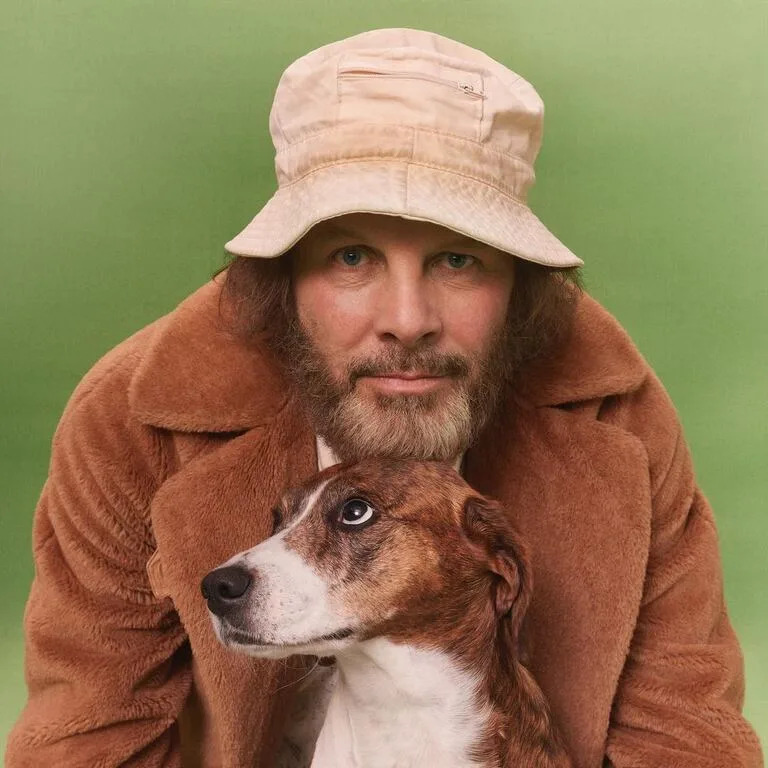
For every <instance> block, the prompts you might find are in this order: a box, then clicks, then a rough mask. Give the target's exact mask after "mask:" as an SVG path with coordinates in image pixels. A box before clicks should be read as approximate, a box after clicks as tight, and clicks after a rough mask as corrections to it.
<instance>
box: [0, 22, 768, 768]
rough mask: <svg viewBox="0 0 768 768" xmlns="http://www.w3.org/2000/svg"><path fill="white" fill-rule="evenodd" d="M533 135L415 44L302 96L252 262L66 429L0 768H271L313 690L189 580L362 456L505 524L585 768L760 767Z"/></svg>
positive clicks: (129, 355)
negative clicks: (25, 686)
mask: <svg viewBox="0 0 768 768" xmlns="http://www.w3.org/2000/svg"><path fill="white" fill-rule="evenodd" d="M542 107H543V105H542V103H541V100H540V99H539V97H538V95H537V94H536V92H535V91H534V90H533V88H532V87H531V86H530V85H529V84H528V83H527V82H525V81H524V80H523V79H522V78H520V77H518V76H517V75H515V74H514V73H512V72H510V71H509V70H507V69H505V68H504V67H502V66H501V65H500V64H498V63H497V62H495V61H493V60H491V59H490V58H488V57H487V56H485V55H484V54H482V53H480V52H478V51H475V50H473V49H470V48H467V47H466V46H463V45H461V44H459V43H455V42H453V41H451V40H447V39H445V38H442V37H439V36H437V35H433V34H429V33H426V32H418V31H415V30H378V31H375V32H369V33H366V34H363V35H358V36H356V37H353V38H350V39H347V40H344V41H341V42H340V43H336V44H333V45H330V46H325V47H324V48H321V49H319V50H317V51H314V52H312V53H310V54H308V55H307V56H305V57H303V58H302V59H300V60H298V61H297V62H295V63H294V64H293V65H292V66H291V67H289V68H288V70H287V71H286V72H285V74H284V76H283V78H282V79H281V82H280V84H279V86H278V90H277V94H276V97H275V103H274V106H273V110H272V115H271V121H270V123H271V130H272V135H273V138H274V141H275V145H276V149H277V158H276V168H277V175H278V182H279V189H278V191H277V192H276V194H275V196H274V197H273V198H272V199H271V200H270V201H269V202H268V203H267V205H266V206H265V207H264V208H263V209H262V210H261V211H260V212H259V214H258V215H257V216H256V217H255V219H254V220H253V221H252V222H251V223H250V224H249V225H248V227H246V229H245V230H244V231H243V232H242V233H241V234H240V235H238V236H237V237H236V238H235V239H234V240H232V241H231V242H230V243H228V244H227V247H228V250H229V251H230V252H231V253H233V254H235V255H237V257H238V258H237V259H236V260H235V261H234V262H233V263H232V265H231V266H230V267H229V269H228V270H227V271H226V273H225V274H224V276H223V277H222V278H221V279H219V280H216V281H214V282H213V283H211V284H209V285H207V286H205V287H203V288H202V289H200V291H198V292H197V293H195V294H194V295H193V296H192V297H190V298H189V299H188V300H187V301H185V302H184V303H183V304H182V305H181V306H180V307H178V308H177V310H176V311H175V312H173V313H171V314H170V315H168V316H167V317H165V318H162V319H161V320H159V321H157V322H156V323H154V324H152V325H151V326H149V327H148V328H145V329H144V330H142V331H140V332H139V333H138V334H136V335H135V336H133V337H132V338H131V339H129V340H127V341H126V342H124V343H123V344H121V345H120V346H119V347H117V348H116V349H115V350H113V351H112V352H111V353H109V354H108V355H107V356H106V357H105V358H104V359H103V360H102V361H100V362H99V363H98V364H97V365H96V366H95V368H94V369H93V370H92V371H91V372H90V373H89V374H88V375H87V376H86V378H85V379H84V381H83V382H82V383H81V385H80V386H79V387H78V389H77V390H76V392H75V394H74V395H73V397H72V400H71V401H70V403H69V405H68V407H67V409H66V411H65V413H64V415H63V417H62V420H61V423H60V426H59V428H58V431H57V434H56V438H55V441H54V448H53V457H52V463H51V472H50V477H49V479H48V482H47V483H46V487H45V490H44V493H43V495H42V498H41V501H40V504H39V508H38V510H37V517H36V522H35V558H36V568H37V570H36V577H35V582H34V584H33V586H32V592H31V595H30V600H29V605H28V610H27V615H26V627H27V671H28V679H29V702H28V704H27V707H26V709H25V711H24V712H23V714H22V716H21V719H20V721H19V722H18V724H17V725H16V728H15V730H14V731H13V733H12V734H11V738H10V741H9V748H8V755H7V765H8V766H10V767H11V768H15V767H16V766H31V765H35V766H39V765H43V764H50V765H83V766H95V765H99V766H108V765H134V766H168V765H181V764H182V755H183V764H184V765H185V766H188V765H205V766H252V765H261V766H269V765H271V759H272V758H271V755H273V754H274V750H275V745H276V743H277V741H278V740H279V738H280V735H281V733H282V732H283V731H284V729H285V728H286V718H287V713H288V712H289V711H290V706H291V703H292V699H293V697H294V691H295V689H296V686H295V685H294V683H295V682H296V681H297V680H298V679H299V678H301V677H302V676H303V675H304V674H305V673H306V668H307V665H306V664H305V663H304V661H303V660H301V659H298V660H297V661H296V663H295V664H290V665H288V666H286V667H283V666H281V665H276V664H271V663H267V662H261V661H258V662H257V661H253V660H250V659H247V658H244V657H241V656H236V655H233V654H230V653H228V652H227V651H226V650H225V649H223V648H222V647H221V646H220V645H219V644H218V642H217V641H216V638H215V637H214V635H213V632H212V629H211V626H210V622H209V620H208V617H207V614H206V609H205V605H204V602H203V600H202V598H201V596H200V594H199V592H198V584H199V582H200V578H201V577H202V576H203V575H204V574H205V573H206V572H207V571H208V570H210V568H211V567H213V566H215V565H217V564H218V563H220V562H222V561H223V560H224V559H226V558H227V557H229V556H230V555H231V554H233V553H235V552H238V551H241V550H243V549H244V548H246V547H249V546H252V545H253V544H254V543H256V542H257V541H258V540H260V539H261V538H263V537H265V536H267V535H268V534H269V529H270V526H271V515H270V509H271V506H272V503H273V502H274V500H275V499H276V498H277V497H278V495H279V493H280V492H281V491H282V489H283V488H285V487H286V486H290V485H295V484H297V483H299V482H301V481H302V480H304V479H306V478H307V477H308V476H309V475H311V474H312V473H313V472H314V471H316V470H317V469H318V467H320V468H322V467H324V466H327V465H328V464H331V463H334V462H335V461H337V460H339V459H344V460H347V459H355V458H356V457H359V456H364V455H376V454H385V455H392V456H414V457H420V458H431V459H440V460H443V461H450V462H454V463H455V465H456V466H457V468H459V469H460V470H461V471H462V472H463V473H464V475H465V477H466V478H467V480H468V481H469V482H470V483H471V484H472V485H473V486H475V487H476V488H477V489H478V490H479V491H480V492H481V493H484V494H487V495H490V496H494V497H496V498H498V499H499V500H500V501H501V502H502V503H503V505H504V507H505V509H506V510H507V512H508V514H510V515H513V516H514V517H515V520H516V524H517V526H518V527H519V529H520V530H521V532H522V534H523V536H525V538H526V540H527V541H528V543H529V545H530V548H531V551H532V553H533V558H534V561H533V568H534V584H535V587H534V598H533V602H532V605H531V609H530V612H529V615H528V617H527V622H526V629H525V632H526V634H527V636H528V641H529V644H530V646H531V648H532V656H531V671H532V673H533V674H534V676H535V678H536V679H537V681H538V682H539V684H540V685H541V688H542V690H543V692H544V694H545V695H546V696H547V698H548V700H549V703H550V706H551V708H552V711H553V715H554V717H555V719H556V721H557V723H558V726H559V728H560V730H561V731H562V734H563V737H564V740H565V743H566V744H567V747H568V749H569V752H570V754H571V756H572V758H573V762H574V765H578V766H595V767H597V766H602V765H612V766H616V768H622V766H648V767H650V766H654V768H655V767H656V766H662V765H663V766H673V765H674V766H679V767H681V768H689V767H690V768H694V766H695V767H696V768H702V766H713V767H714V766H718V767H722V766H734V768H735V766H749V767H750V768H751V767H753V766H759V765H761V764H762V758H761V754H760V748H759V744H758V742H757V739H756V737H755V735H754V733H753V732H752V730H751V728H750V727H749V725H748V724H747V723H746V721H745V720H744V719H743V718H742V716H741V714H740V709H741V706H742V702H743V695H744V679H743V665H742V658H741V653H740V650H739V646H738V642H737V640H736V638H735V636H734V633H733V630H732V628H731V626H730V623H729V621H728V617H727V614H726V610H725V606H724V602H723V594H722V573H721V567H720V562H719V555H718V548H717V535H716V531H715V527H714V522H713V517H712V513H711V510H710V509H709V507H708V505H707V502H706V501H705V499H704V498H703V496H702V495H701V493H700V492H699V491H698V489H697V488H696V486H695V482H694V478H693V472H692V469H691V464H690V458H689V455H688V451H687V448H686V446H685V442H684V440H683V438H682V435H681V430H680V425H679V423H678V420H677V417H676V414H675V411H674V408H673V407H672V405H671V403H670V401H669V399H668V397H667V396H666V394H665V392H664V390H663V388H662V387H661V385H660V384H659V382H658V380H657V379H656V378H655V376H654V375H653V373H652V371H651V370H650V369H649V368H648V366H647V364H646V363H645V361H644V360H643V359H642V358H641V356H640V355H639V354H638V353H637V351H636V350H635V348H634V347H633V345H632V343H631V342H630V340H629V339H628V338H627V336H626V335H625V333H624V332H623V331H622V330H621V328H620V327H619V326H618V325H617V323H616V322H615V321H614V320H613V319H612V318H611V317H610V316H609V315H608V314H607V313H606V312H605V311H604V310H603V309H602V308H600V307H599V306H598V305H597V304H596V302H594V301H593V300H592V299H590V298H589V297H588V296H586V295H583V294H582V293H581V292H580V290H579V287H578V278H577V276H576V274H575V272H576V270H577V269H578V267H579V266H580V265H581V261H580V259H578V258H577V257H576V256H574V255H573V254H572V253H571V252H570V251H569V250H568V249H567V248H566V247H565V246H564V245H563V244H562V243H560V242H559V241H558V240H557V239H556V238H555V237H554V236H553V235H552V234H551V233H549V232H548V231H547V230H546V228H545V227H544V226H543V225H542V224H541V222H540V221H539V220H538V219H537V218H536V217H535V216H534V215H533V213H532V212H531V211H530V209H529V208H528V207H527V205H526V204H525V198H526V192H527V189H528V187H529V186H530V184H531V183H532V181H533V163H534V160H535V157H536V154H537V152H538V149H539V146H540V141H541V125H542ZM307 663H309V662H307Z"/></svg>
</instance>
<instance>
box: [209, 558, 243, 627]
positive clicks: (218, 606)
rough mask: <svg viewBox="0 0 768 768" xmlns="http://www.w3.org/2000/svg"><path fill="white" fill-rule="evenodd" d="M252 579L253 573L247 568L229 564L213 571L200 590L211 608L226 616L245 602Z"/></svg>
mask: <svg viewBox="0 0 768 768" xmlns="http://www.w3.org/2000/svg"><path fill="white" fill-rule="evenodd" d="M251 581H252V579H251V574H250V573H248V571H246V570H245V568H241V567H240V566H237V565H228V566H226V567H224V568H217V569H216V570H215V571H211V572H210V573H209V574H208V575H207V576H206V577H205V578H204V579H203V581H202V583H201V584H200V591H201V592H202V593H203V597H204V598H205V599H206V600H207V601H208V608H209V610H210V611H211V612H212V613H215V614H216V615H217V616H224V615H226V614H227V613H229V612H230V611H232V610H234V609H236V608H239V607H240V606H241V605H242V604H243V602H244V601H245V599H246V597H247V594H248V587H250V586H251Z"/></svg>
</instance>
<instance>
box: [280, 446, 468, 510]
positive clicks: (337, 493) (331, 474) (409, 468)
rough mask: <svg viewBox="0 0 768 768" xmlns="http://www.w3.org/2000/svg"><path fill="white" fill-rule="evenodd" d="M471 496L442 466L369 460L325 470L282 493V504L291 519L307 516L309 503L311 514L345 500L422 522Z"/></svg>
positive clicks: (430, 463)
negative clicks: (353, 499)
mask: <svg viewBox="0 0 768 768" xmlns="http://www.w3.org/2000/svg"><path fill="white" fill-rule="evenodd" d="M323 483H325V485H324V486H323ZM321 486H323V487H322V490H321V492H320V493H319V494H318V493H317V490H318V489H319V488H320V487H321ZM470 493H471V489H470V487H469V486H468V485H467V484H466V483H465V481H464V480H463V479H462V478H461V477H460V476H459V475H458V474H457V473H456V472H455V471H454V470H453V469H452V468H451V467H449V466H448V465H447V464H442V463H440V462H421V461H408V460H378V459H375V460H374V459H371V460H366V461H362V462H359V463H358V464H354V465H337V466H335V467H332V468H330V469H328V470H325V471H324V472H322V473H320V474H319V475H318V476H316V478H313V479H312V480H311V481H309V482H308V483H306V484H304V485H302V486H299V487H297V488H294V489H291V490H289V491H287V492H286V493H285V494H284V495H283V497H282V499H281V505H282V507H283V509H284V510H285V511H286V512H288V513H289V514H291V515H295V514H297V513H299V512H302V511H307V510H306V507H307V505H308V504H309V503H310V502H311V506H312V510H311V511H310V514H311V513H312V512H316V513H323V512H327V511H328V510H330V509H333V508H335V507H336V506H338V505H339V504H343V503H344V501H346V500H347V499H350V498H356V497H360V498H363V499H365V500H367V501H369V502H370V503H371V504H372V506H373V507H374V508H376V509H378V510H379V511H381V512H387V513H388V514H390V515H392V516H394V517H399V518H409V517H410V516H412V515H415V514H418V516H419V518H420V519H421V520H423V521H427V520H429V519H432V518H434V519H442V518H444V517H445V515H446V512H447V511H449V510H453V509H456V508H458V507H460V506H461V505H462V504H463V502H464V500H465V499H466V497H467V496H468V495H470Z"/></svg>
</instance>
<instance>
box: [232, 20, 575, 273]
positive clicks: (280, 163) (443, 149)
mask: <svg viewBox="0 0 768 768" xmlns="http://www.w3.org/2000/svg"><path fill="white" fill-rule="evenodd" d="M543 114H544V103H543V102H542V100H541V98H540V97H539V95H538V94H537V93H536V91H535V90H534V88H533V86H531V85H530V83H528V82H527V81H525V80H524V79H523V78H522V77H520V75H517V74H515V73H514V72H512V71H511V70H509V69H507V68H506V67H504V66H502V65H501V64H499V62H497V61H494V60H493V59H492V58H490V57H489V56H487V55H486V54H484V53H482V52H481V51H478V50H475V49H474V48H470V47H469V46H467V45H463V44H462V43H458V42H456V41H454V40H450V39H448V38H445V37H441V36H440V35H436V34H433V33H431V32H424V31H420V30H415V29H377V30H373V31H370V32H364V33H362V34H359V35H355V36H354V37H349V38H347V39H345V40H341V41H339V42H336V43H331V44H330V45H325V46H323V47H322V48H318V49H317V50H315V51H312V52H310V53H308V54H307V55H306V56H302V57H301V58H300V59H298V60H297V61H295V62H294V63H293V64H291V65H290V66H289V67H288V68H287V69H286V70H285V72H284V73H283V75H282V77H281V78H280V82H279V83H278V86H277V91H276V93H275V99H274V102H273V104H272V111H271V113H270V119H269V127H270V132H271V134H272V140H273V142H274V145H275V150H276V156H275V171H276V175H277V183H278V189H277V191H276V192H275V194H274V195H273V196H272V198H271V199H270V200H269V201H268V202H267V203H266V205H265V206H264V207H263V208H262V209H261V210H260V211H259V212H258V214H256V216H255V217H254V218H253V220H252V221H251V222H250V224H248V226H247V227H246V228H245V229H244V230H243V231H242V232H240V234H238V235H237V236H236V237H234V238H233V239H232V240H230V241H229V242H228V243H227V244H226V246H225V247H226V249H227V251H229V252H230V253H232V254H235V255H239V256H256V257H262V258H273V257H276V256H279V255H281V254H282V253H284V252H285V251H287V250H288V249H289V248H291V246H293V245H294V244H295V243H296V242H298V241H299V240H300V239H301V238H302V237H303V236H304V235H305V234H306V233H307V232H308V231H309V230H310V229H311V228H312V227H313V226H314V225H315V224H317V223H318V222H320V221H323V220H325V219H330V218H333V217H335V216H340V215H342V214H345V213H355V212H367V213H381V214H388V215H393V216H402V217H404V218H407V219H418V220H422V221H430V222H433V223H435V224H440V225H442V226H444V227H448V228H449V229H452V230H455V231H456V232H459V233H461V234H463V235H466V236H468V237H471V238H473V239H475V240H479V241H481V242H483V243H486V244H488V245H491V246H494V247H496V248H499V249H500V250H502V251H505V252H507V253H511V254H514V255H515V256H519V257H520V258H522V259H526V260H528V261H533V262H536V263H538V264H545V265H547V266H553V267H573V266H581V265H582V264H583V262H582V261H581V259H579V258H578V257H577V256H575V255H574V254H573V253H571V251H569V250H568V248H566V247H565V245H563V244H562V243H561V242H560V241H559V240H558V239H557V238H556V237H555V236H554V235H553V234H552V233H551V232H550V231H549V230H548V229H547V228H546V227H545V226H544V225H543V224H542V223H541V221H540V220H539V219H538V218H537V217H536V216H535V215H534V213H533V212H532V211H531V209H530V208H529V207H528V205H527V203H526V197H527V192H528V189H529V188H530V187H531V185H532V184H533V181H534V169H533V166H534V161H535V160H536V156H537V154H538V152H539V148H540V146H541V138H542V124H543Z"/></svg>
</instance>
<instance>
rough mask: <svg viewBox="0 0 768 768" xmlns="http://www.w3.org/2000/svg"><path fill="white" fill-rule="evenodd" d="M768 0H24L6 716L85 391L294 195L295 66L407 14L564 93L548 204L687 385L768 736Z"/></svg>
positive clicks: (6, 328)
mask: <svg viewBox="0 0 768 768" xmlns="http://www.w3.org/2000/svg"><path fill="white" fill-rule="evenodd" d="M767 8H768V6H766V4H765V3H764V2H763V0H742V1H741V2H733V1H732V0H708V1H707V2H705V3H701V2H695V3H694V2H674V3H672V2H669V0H645V1H644V2H637V0H610V2H609V1H608V0H581V2H573V1H572V0H536V2H522V1H521V0H520V1H518V0H471V2H469V0H453V2H451V1H450V0H379V1H378V2H365V0H362V2H361V0H325V1H324V2H308V0H281V1H280V2H274V3H273V2H270V3H267V2H263V0H248V1H246V0H186V2H156V0H122V1H121V2H109V3H105V2H103V0H69V1H68V2H66V3H65V2H59V0H5V2H4V3H2V7H1V8H0V100H1V101H0V110H1V117H0V195H1V197H0V407H1V408H2V422H1V423H2V428H1V429H0V462H1V466H0V514H1V515H2V528H1V530H2V535H0V583H1V584H2V589H3V599H2V600H1V601H0V620H1V623H0V679H2V685H0V739H2V741H3V742H4V741H5V737H6V735H7V732H8V730H9V729H10V726H11V724H12V723H13V721H14V720H15V718H16V717H17V715H18V713H19V710H20V708H21V706H22V704H23V701H24V697H25V689H24V679H23V666H22V659H23V636H22V623H21V622H22V614H23V608H24V603H25V600H26V596H27V593H28V589H29V585H30V581H31V579H32V576H33V565H32V554H31V549H30V547H31V545H30V533H31V526H32V518H33V511H34V506H35V503H36V500H37V496H38V494H39V492H40V489H41V487H42V484H43V482H44V480H45V477H46V473H47V463H48V458H49V450H50V440H51V437H52V434H53V430H54V428H55V425H56V422H57V420H58V418H59V416H60V414H61V411H62V409H63V407H64V404H65V402H66V400H67V398H68V397H69V395H70V393H71V392H72V390H73V388H74V387H75V385H76V384H77V382H78V380H79V379H80V378H81V376H82V375H83V374H84V373H85V372H86V371H87V369H88V368H89V367H90V366H91V365H92V364H93V363H94V362H95V361H96V360H97V359H98V358H99V357H100V356H101V355H102V354H104V353H105V352H106V351H107V350H108V349H109V348H110V347H112V346H113V345H115V344H116V343H118V342H119V341H120V340H122V339H123V338H125V337H126V336H128V335H129V334H131V333H132V332H134V331H136V330H137V329H139V328H141V327H142V326H144V325H146V324H147V323H149V322H151V321H152V320H154V319H155V318H157V317H158V316H160V315H162V314H165V313H166V312H168V311H170V310H171V309H172V308H173V307H174V306H175V305H176V304H177V303H178V302H179V301H180V300H181V299H183V298H184V297H185V296H186V295H187V294H189V293H190V292H192V291H193V290H194V289H195V288H196V287H198V286H199V285H201V284H202V283H204V282H205V281H206V280H207V279H209V278H210V276H211V274H212V273H213V272H214V271H215V270H216V269H217V268H218V267H219V266H220V265H221V264H222V263H223V261H224V251H223V243H224V242H225V241H227V240H228V239H230V238H231V237H232V236H233V235H234V234H235V233H236V232H238V231H239V230H240V229H241V228H242V227H243V226H244V225H245V224H246V223H247V221H248V220H249V219H250V218H251V216H252V215H253V214H254V213H255V211H256V210H257V209H258V207H260V205H261V204H262V203H263V202H264V201H265V200H266V199H267V198H268V197H269V195H270V194H271V192H272V190H273V186H274V173H273V166H272V162H273V159H272V147H271V144H270V140H269V134H268V129H267V118H268V113H269V108H270V104H271V99H272V95H273V92H274V88H275V85H276V83H277V80H278V77H279V75H280V73H281V71H282V70H283V69H284V68H285V67H286V66H287V65H288V64H289V63H290V62H291V61H292V60H294V59H295V58H297V57H298V56H300V55H302V54H303V53H306V52H307V51H309V50H310V49H312V48H316V47H318V46H320V45H322V44H324V43H327V42H331V41H333V40H337V39H340V38H343V37H347V36H349V35H352V34H355V33H357V32H360V31H363V30H365V29H371V28H376V27H392V26H406V27H416V28H422V29H428V30H431V31H434V32H438V33H441V34H444V35H447V36H449V37H453V38H455V39H458V40H460V41H462V42H465V43H467V44H469V45H471V46H473V47H476V48H480V49H482V50H484V51H486V52H487V53H488V54H489V55H491V56H493V57H494V58H496V59H498V60H499V61H501V62H503V63H504V64H505V65H507V66H508V67H510V68H511V69H513V70H515V71H516V72H519V73H520V74H522V75H523V76H524V77H525V78H526V79H528V80H529V81H530V82H532V83H533V85H534V86H535V87H536V89H537V90H538V91H539V93H540V95H541V96H542V98H543V99H544V102H545V105H546V117H545V124H544V145H543V149H542V152H541V155H540V158H539V163H538V167H537V183H536V186H535V187H534V190H533V194H532V197H531V203H532V207H533V209H534V210H535V211H536V212H537V213H538V214H539V215H540V217H541V218H542V219H543V221H544V222H545V223H546V224H547V225H548V226H549V227H550V228H551V229H552V231H553V232H554V233H555V234H556V235H557V236H558V237H559V238H560V239H561V240H562V241H563V242H564V243H565V244H566V245H568V246H569V248H570V249H571V250H573V251H574V252H575V253H576V254H577V255H579V256H580V257H581V258H582V259H584V261H585V262H586V267H585V271H584V274H585V279H586V285H587V289H588V290H589V291H590V292H591V293H593V294H594V295H595V296H596V297H597V298H598V299H599V300H600V301H601V302H603V304H604V305H605V306H606V307H607V308H608V309H609V310H610V311H611V312H613V313H614V314H615V315H616V316H617V317H618V319H619V320H620V321H621V322H622V323H623V324H624V326H625V327H626V328H627V329H628V331H629V332H630V334H631V335H632V337H633V339H634V340H635V341H636V343H637V345H638V346H639V348H640V350H641V351H642V352H643V354H644V355H645V356H646V357H647V358H648V359H649V361H650V362H651V364H652V365H653V366H654V368H655V369H656V371H657V372H658V374H659V375H660V377H661V378H662V380H663V381H664V383H665V384H666V386H667V388H668V390H669V392H670V394H671V396H672V398H673V400H674V402H675V403H676V405H677V408H678V410H679V412H680V416H681V418H682V421H683V425H684V427H685V430H686V435H687V438H688V441H689V443H690V445H691V448H692V452H693V456H694V461H695V465H696V469H697V474H698V479H699V482H700V485H701V486H702V488H703V490H704V492H705V493H706V494H707V496H708V497H709V499H710V501H711V502H712V505H713V507H714V510H715V514H716V518H717V523H718V527H719V531H720V539H721V549H722V555H723V561H724V571H725V587H726V595H727V599H728V603H729V609H730V614H731V617H732V621H733V624H734V626H735V628H736V630H737V632H738V635H739V637H740V640H741V643H742V647H743V650H744V654H745V659H746V670H747V700H746V713H747V716H748V717H749V719H750V720H751V721H752V723H754V725H755V727H756V728H757V730H758V733H759V734H760V736H761V738H762V740H763V742H764V743H765V742H767V741H768V660H767V659H766V637H767V636H768V598H766V589H765V585H766V582H767V581H768V571H767V569H766V564H765V563H766V557H765V551H766V533H767V532H768V515H767V514H766V499H767V498H768V333H767V332H766V328H767V327H768V309H767V307H768V288H767V287H766V286H768V216H766V210H767V209H768V205H767V204H768V195H767V194H766V192H767V187H766V179H767V178H768V139H767V137H768V83H767V81H768V78H767V77H766V73H768V55H767V52H768V39H766V37H767V34H766V29H768V18H767V13H768V12H767ZM0 746H1V747H2V748H3V749H4V743H3V745H0Z"/></svg>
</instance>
